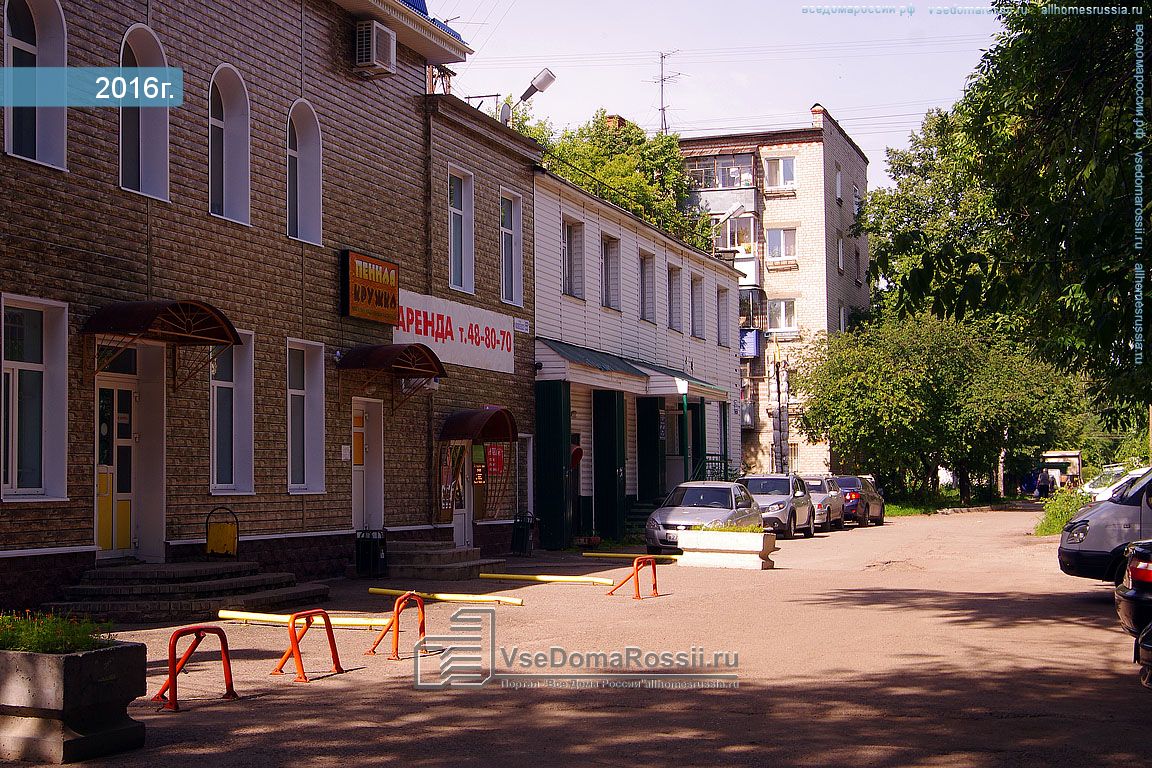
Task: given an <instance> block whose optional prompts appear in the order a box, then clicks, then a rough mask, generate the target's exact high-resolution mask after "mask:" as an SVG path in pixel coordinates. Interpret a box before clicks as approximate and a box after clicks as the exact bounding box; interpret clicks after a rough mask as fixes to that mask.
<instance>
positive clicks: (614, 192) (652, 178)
mask: <svg viewBox="0 0 1152 768" xmlns="http://www.w3.org/2000/svg"><path fill="white" fill-rule="evenodd" d="M507 103H509V104H510V103H511V102H510V100H509V101H507ZM492 114H493V115H494V114H495V111H493V113H492ZM511 126H512V127H513V128H515V129H516V130H518V131H520V132H521V133H523V134H524V135H526V136H529V137H530V138H533V139H535V140H536V141H538V142H540V144H541V145H542V146H543V147H544V161H543V164H544V167H545V168H547V169H548V170H549V171H551V172H553V173H555V174H556V175H558V176H562V177H564V178H565V179H567V180H568V181H571V182H572V183H573V184H576V185H577V186H579V187H582V188H584V189H586V190H588V191H589V192H591V193H592V194H594V195H597V196H598V197H602V198H604V199H605V200H608V201H609V202H611V203H614V204H616V205H618V206H620V207H621V208H624V209H625V210H627V211H629V212H631V213H634V214H636V215H637V216H639V217H641V218H642V219H644V220H645V221H648V222H649V223H651V224H653V225H655V226H657V227H659V228H660V229H663V230H664V231H666V232H668V233H669V234H671V235H673V236H675V237H678V238H680V239H681V240H683V241H685V242H686V243H688V244H689V245H694V246H696V247H697V248H700V249H701V250H711V248H712V227H711V220H710V219H709V216H708V212H707V211H703V210H700V209H698V208H693V207H691V206H689V204H688V194H689V191H690V187H689V183H688V174H687V173H685V171H684V157H683V156H682V155H681V154H680V141H679V137H678V136H676V135H674V134H657V135H655V136H648V135H647V134H645V133H644V131H643V130H642V129H641V128H640V127H639V126H638V125H636V124H635V123H630V122H628V121H627V120H624V119H621V118H618V117H615V116H610V115H608V114H607V112H605V110H603V109H600V110H597V111H596V114H594V115H593V116H592V119H591V120H589V121H588V122H586V123H584V124H583V125H580V126H578V127H576V128H572V129H567V130H564V131H562V132H560V133H559V134H557V133H556V132H555V130H554V129H553V127H552V125H551V123H549V122H548V121H546V120H538V119H536V118H534V117H533V115H532V110H531V108H530V107H529V106H528V105H526V104H524V105H520V106H518V107H516V108H515V109H514V110H513V111H512V119H511Z"/></svg>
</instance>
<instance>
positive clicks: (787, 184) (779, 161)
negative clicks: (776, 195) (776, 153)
mask: <svg viewBox="0 0 1152 768" xmlns="http://www.w3.org/2000/svg"><path fill="white" fill-rule="evenodd" d="M788 160H791V161H792V163H791V164H792V180H791V181H787V180H785V179H784V163H785V161H788ZM773 165H775V166H776V178H777V179H779V180H780V183H779V184H769V182H768V180H769V179H770V178H771V172H770V170H769V169H770V168H771V167H772V166H773ZM764 188H765V189H768V190H777V189H795V188H796V157H795V156H793V155H787V156H783V157H770V158H768V159H767V160H765V161H764Z"/></svg>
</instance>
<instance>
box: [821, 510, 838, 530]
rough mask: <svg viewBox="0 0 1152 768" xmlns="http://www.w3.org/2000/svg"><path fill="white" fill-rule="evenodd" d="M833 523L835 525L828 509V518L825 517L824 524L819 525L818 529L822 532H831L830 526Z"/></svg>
mask: <svg viewBox="0 0 1152 768" xmlns="http://www.w3.org/2000/svg"><path fill="white" fill-rule="evenodd" d="M833 525H835V522H834V521H833V520H832V512H831V510H829V512H828V519H827V520H825V521H824V524H823V525H821V526H820V531H821V532H822V533H832V526H833Z"/></svg>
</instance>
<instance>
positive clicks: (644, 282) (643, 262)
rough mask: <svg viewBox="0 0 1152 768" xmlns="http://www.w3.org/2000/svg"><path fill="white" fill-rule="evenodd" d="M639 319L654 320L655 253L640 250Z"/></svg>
mask: <svg viewBox="0 0 1152 768" xmlns="http://www.w3.org/2000/svg"><path fill="white" fill-rule="evenodd" d="M640 319H641V320H647V321H649V322H652V323H654V322H656V254H654V253H647V252H645V251H640Z"/></svg>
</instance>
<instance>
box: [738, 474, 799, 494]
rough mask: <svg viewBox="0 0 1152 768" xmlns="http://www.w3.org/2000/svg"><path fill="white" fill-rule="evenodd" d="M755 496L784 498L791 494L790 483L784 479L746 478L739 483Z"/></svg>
mask: <svg viewBox="0 0 1152 768" xmlns="http://www.w3.org/2000/svg"><path fill="white" fill-rule="evenodd" d="M741 482H742V483H743V485H744V487H745V488H747V489H748V492H749V493H752V494H755V495H756V496H784V495H787V494H788V493H791V488H792V482H791V481H790V480H789V479H788V478H786V477H748V478H745V479H744V480H743V481H741Z"/></svg>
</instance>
